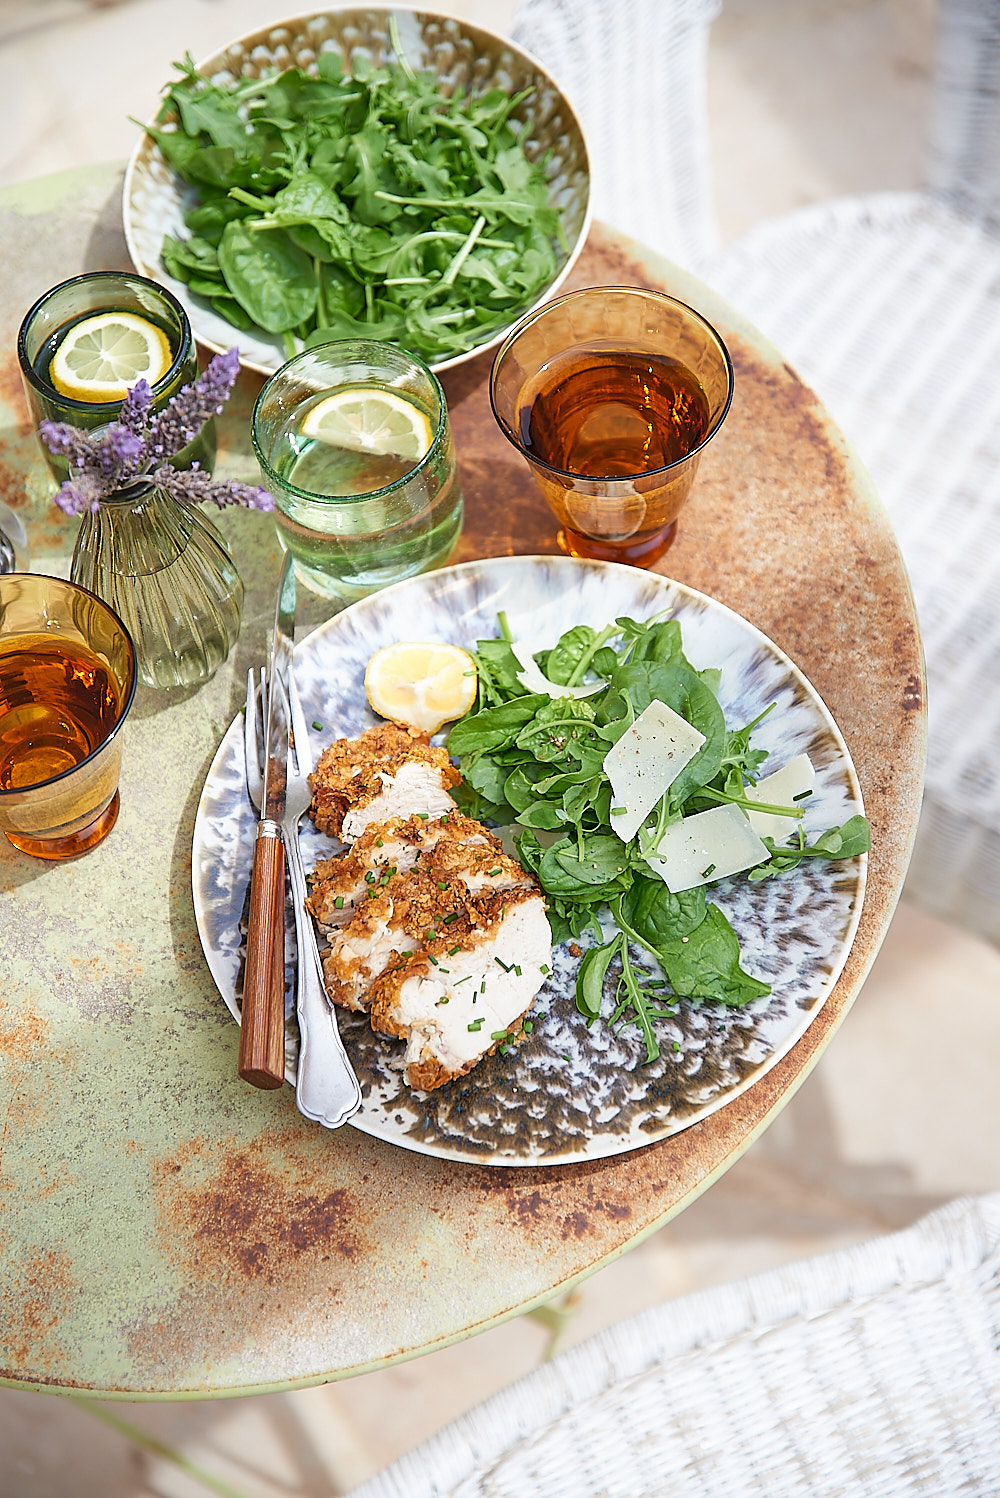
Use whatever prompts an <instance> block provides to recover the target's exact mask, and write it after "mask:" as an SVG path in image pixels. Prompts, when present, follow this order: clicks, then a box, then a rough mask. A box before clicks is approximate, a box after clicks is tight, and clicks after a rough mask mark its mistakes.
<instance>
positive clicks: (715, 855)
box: [646, 805, 768, 895]
mask: <svg viewBox="0 0 1000 1498" xmlns="http://www.w3.org/2000/svg"><path fill="white" fill-rule="evenodd" d="M767 857H768V851H767V849H766V848H765V847H764V844H763V843H762V842H761V840H760V838H759V837H758V836H757V834H756V833H755V832H754V830H753V828H752V827H751V826H750V823H749V822H748V821H747V819H746V817H745V816H744V815H743V813H742V812H741V811H740V809H739V807H738V806H732V805H726V806H713V808H712V810H711V811H699V812H697V813H696V814H695V815H694V816H693V817H685V818H684V820H683V821H682V822H673V823H671V825H670V826H669V827H668V828H667V829H666V831H665V832H664V834H663V836H662V837H661V838H660V841H659V842H658V843H657V845H656V852H655V853H652V854H650V856H649V857H648V858H647V860H646V862H647V863H648V864H649V867H650V868H651V869H652V870H653V873H654V874H659V876H660V878H661V879H662V880H663V882H664V884H665V885H666V886H667V889H668V890H669V891H670V893H671V894H672V895H678V894H680V893H681V891H682V890H685V889H694V888H695V887H696V886H697V885H699V884H714V882H715V881H716V879H726V878H728V877H729V875H730V874H739V873H741V872H742V870H743V869H752V868H753V866H754V864H758V863H763V862H764V861H765V859H767Z"/></svg>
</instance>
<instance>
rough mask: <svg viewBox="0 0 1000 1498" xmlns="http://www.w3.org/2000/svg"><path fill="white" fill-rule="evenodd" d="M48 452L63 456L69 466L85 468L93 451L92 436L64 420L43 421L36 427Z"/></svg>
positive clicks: (59, 456) (58, 456)
mask: <svg viewBox="0 0 1000 1498" xmlns="http://www.w3.org/2000/svg"><path fill="white" fill-rule="evenodd" d="M38 435H39V436H40V437H41V439H42V441H43V442H44V443H45V446H46V447H47V448H48V450H49V452H50V453H53V454H54V455H55V456H56V457H57V458H65V459H66V461H67V463H68V464H69V466H70V467H71V468H85V467H86V466H87V465H88V464H89V463H90V461H91V456H92V454H93V451H94V447H93V438H92V437H90V436H89V434H88V433H87V432H81V430H80V428H79V427H73V426H70V425H69V423H68V422H66V421H43V422H42V423H41V424H40V426H39V428H38Z"/></svg>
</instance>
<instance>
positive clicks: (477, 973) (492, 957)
mask: <svg viewBox="0 0 1000 1498" xmlns="http://www.w3.org/2000/svg"><path fill="white" fill-rule="evenodd" d="M489 898H490V900H491V902H492V904H493V919H492V920H491V921H490V922H489V924H487V925H483V926H480V927H478V928H477V929H476V930H474V931H471V932H469V933H468V934H467V935H465V934H463V937H462V940H461V944H460V949H459V951H457V952H455V953H453V954H452V955H450V956H449V957H448V960H447V963H444V962H443V961H441V960H440V959H439V960H437V961H434V960H433V957H432V955H431V953H430V952H429V951H426V950H425V951H423V952H414V953H413V954H412V955H411V956H409V957H408V958H405V959H403V960H401V961H400V962H399V963H397V964H394V966H393V967H392V968H391V969H389V970H388V971H387V972H386V973H385V974H384V976H383V977H382V978H380V979H379V980H378V982H377V983H376V985H375V987H374V990H373V992H372V996H371V1008H370V1011H369V1012H370V1017H371V1023H372V1028H373V1029H374V1030H379V1031H381V1032H383V1033H384V1034H387V1035H396V1036H401V1037H403V1038H405V1040H406V1041H407V1047H406V1057H405V1064H406V1071H405V1076H406V1082H407V1085H408V1086H410V1087H412V1088H414V1089H416V1090H418V1091H421V1092H430V1091H433V1090H434V1089H435V1088H437V1087H442V1086H444V1084H445V1083H446V1082H451V1081H453V1080H454V1079H455V1078H456V1077H460V1076H463V1075H464V1074H465V1073H466V1072H468V1071H471V1070H472V1068H473V1067H474V1066H475V1065H476V1064H477V1062H479V1061H481V1060H482V1058H483V1057H484V1056H485V1055H487V1054H489V1053H490V1052H491V1051H495V1050H496V1048H497V1046H499V1045H501V1044H503V1042H504V1040H506V1039H507V1038H508V1037H512V1036H513V1035H515V1034H517V1033H518V1032H519V1031H520V1029H521V1024H522V1021H523V1019H524V1016H525V1015H526V1014H527V1012H528V1011H529V1010H530V1008H531V1006H532V1004H533V1003H534V999H535V995H536V994H537V992H538V990H539V989H540V988H541V986H542V984H543V983H544V981H545V974H546V973H547V972H548V970H549V968H548V964H549V962H550V960H551V956H552V939H551V935H550V932H549V923H548V920H547V918H546V915H545V901H544V899H543V898H542V896H541V895H540V894H539V893H538V892H537V891H536V890H525V889H519V890H511V891H508V892H507V893H506V894H505V895H498V894H494V895H492V896H490V897H489Z"/></svg>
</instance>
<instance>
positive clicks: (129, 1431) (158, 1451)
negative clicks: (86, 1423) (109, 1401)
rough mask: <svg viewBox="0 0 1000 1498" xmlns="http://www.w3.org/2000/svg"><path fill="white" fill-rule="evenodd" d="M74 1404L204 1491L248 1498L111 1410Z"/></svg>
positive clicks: (90, 1402)
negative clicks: (176, 1469) (177, 1471)
mask: <svg viewBox="0 0 1000 1498" xmlns="http://www.w3.org/2000/svg"><path fill="white" fill-rule="evenodd" d="M73 1403H74V1404H75V1405H79V1406H80V1407H81V1408H83V1409H85V1410H86V1411H87V1413H88V1414H90V1415H93V1416H94V1418H95V1419H97V1420H103V1421H104V1423H105V1425H110V1426H111V1429H112V1430H116V1431H117V1432H118V1434H119V1435H120V1436H124V1437H125V1439H126V1440H127V1441H131V1442H132V1444H133V1445H134V1446H139V1447H140V1448H141V1449H142V1450H143V1451H148V1452H149V1453H150V1454H151V1455H152V1456H159V1457H162V1458H163V1460H164V1461H167V1462H172V1463H173V1465H174V1466H175V1467H179V1468H180V1469H181V1471H182V1472H186V1473H187V1474H188V1476H189V1477H193V1478H194V1479H195V1481H196V1482H200V1483H201V1484H202V1486H203V1487H206V1488H208V1489H210V1491H211V1492H213V1493H219V1494H221V1498H247V1495H246V1494H245V1493H243V1492H241V1491H240V1489H239V1488H234V1487H232V1486H231V1485H230V1484H229V1483H228V1482H223V1481H222V1479H221V1478H220V1477H213V1476H212V1474H211V1472H206V1471H205V1470H204V1469H203V1468H201V1467H198V1466H196V1465H195V1463H194V1462H189V1461H188V1459H187V1457H186V1456H181V1454H180V1452H179V1451H175V1450H174V1449H173V1447H172V1446H167V1445H166V1444H165V1443H164V1442H163V1441H158V1440H157V1439H156V1437H155V1436H151V1435H147V1433H146V1432H145V1431H144V1430H140V1429H139V1427H138V1426H137V1425H132V1424H131V1423H130V1422H129V1421H128V1420H123V1419H122V1418H121V1416H120V1415H113V1414H112V1413H111V1411H110V1410H107V1409H105V1408H104V1406H103V1405H101V1404H98V1403H97V1401H96V1400H94V1399H85V1398H82V1397H77V1398H75V1399H74V1400H73Z"/></svg>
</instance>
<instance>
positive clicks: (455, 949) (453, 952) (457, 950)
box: [448, 947, 472, 977]
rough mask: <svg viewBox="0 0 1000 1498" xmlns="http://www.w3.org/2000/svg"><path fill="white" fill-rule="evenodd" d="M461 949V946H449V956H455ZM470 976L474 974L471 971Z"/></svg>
mask: <svg viewBox="0 0 1000 1498" xmlns="http://www.w3.org/2000/svg"><path fill="white" fill-rule="evenodd" d="M459 951H461V948H460V947H449V948H448V956H449V957H454V955H455V953H456V952H459ZM469 976H470V977H471V976H472V974H471V973H470V974H469Z"/></svg>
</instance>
